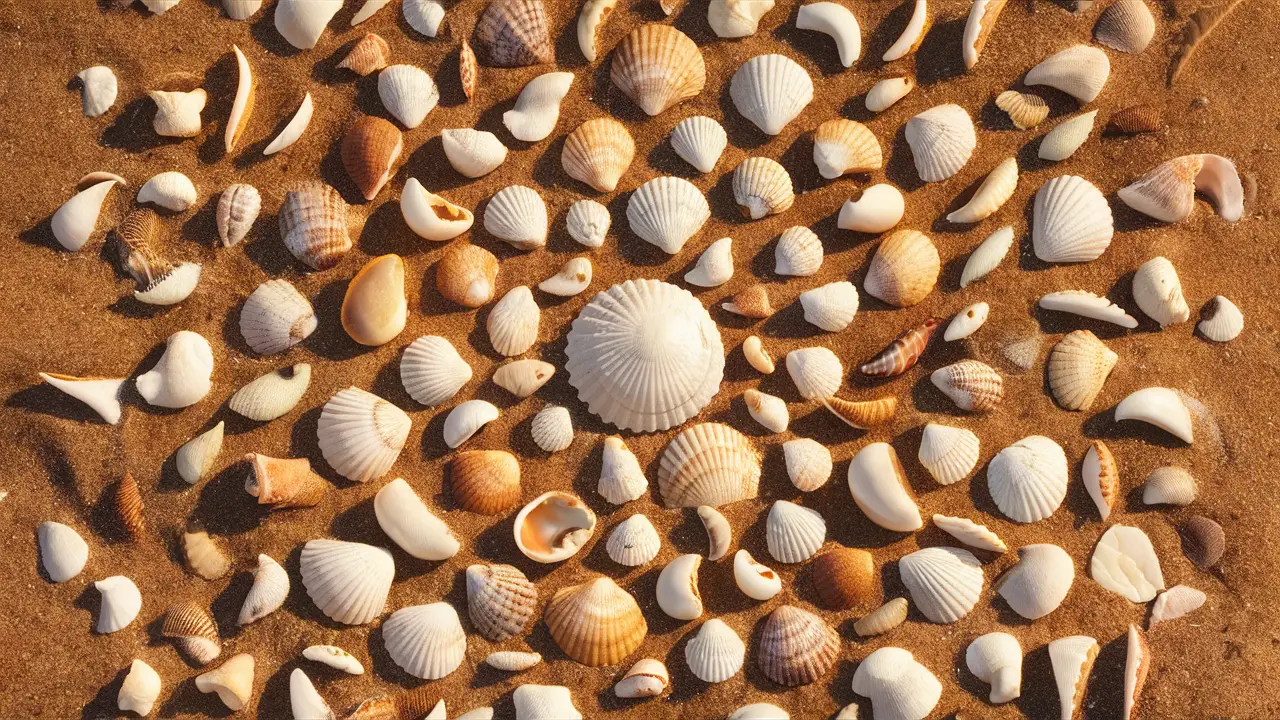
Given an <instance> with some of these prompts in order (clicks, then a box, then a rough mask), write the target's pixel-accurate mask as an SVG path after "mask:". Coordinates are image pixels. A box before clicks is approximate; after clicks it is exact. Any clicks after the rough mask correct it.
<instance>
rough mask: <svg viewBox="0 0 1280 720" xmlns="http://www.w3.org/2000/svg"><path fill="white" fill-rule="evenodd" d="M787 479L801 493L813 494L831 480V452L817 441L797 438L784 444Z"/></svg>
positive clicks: (783, 451) (783, 452) (783, 453)
mask: <svg viewBox="0 0 1280 720" xmlns="http://www.w3.org/2000/svg"><path fill="white" fill-rule="evenodd" d="M782 455H783V457H784V459H785V460H786V463H787V477H789V478H791V484H792V485H795V486H796V489H797V490H799V491H801V492H812V491H814V490H817V489H818V488H820V487H822V486H823V485H825V484H826V483H827V480H828V479H830V478H831V468H832V462H831V451H830V450H828V449H827V448H826V446H825V445H823V444H822V443H820V442H818V441H817V440H810V439H809V438H797V439H795V440H788V441H787V442H785V443H783V444H782Z"/></svg>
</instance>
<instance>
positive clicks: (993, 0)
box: [960, 0, 1008, 70]
mask: <svg viewBox="0 0 1280 720" xmlns="http://www.w3.org/2000/svg"><path fill="white" fill-rule="evenodd" d="M1007 1H1008V0H974V3H973V6H972V7H970V9H969V18H968V20H966V21H965V24H964V37H963V38H962V39H961V45H960V50H961V55H962V56H963V57H964V66H965V68H967V69H969V70H972V69H973V66H974V65H977V64H978V56H979V55H981V54H982V48H983V47H985V46H986V44H987V40H988V39H989V38H990V37H991V31H992V30H993V29H995V26H996V19H997V18H999V17H1000V11H1001V10H1004V6H1005V3H1006V2H1007Z"/></svg>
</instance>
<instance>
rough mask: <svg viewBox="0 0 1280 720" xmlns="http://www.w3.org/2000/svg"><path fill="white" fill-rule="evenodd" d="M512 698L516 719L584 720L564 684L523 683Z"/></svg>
mask: <svg viewBox="0 0 1280 720" xmlns="http://www.w3.org/2000/svg"><path fill="white" fill-rule="evenodd" d="M511 699H512V701H514V703H515V707H516V718H515V720H582V713H580V712H578V709H577V708H575V707H574V706H573V698H572V696H571V695H570V694H569V688H567V687H564V686H563V685H521V686H520V687H517V688H516V690H515V692H514V693H512V694H511ZM472 712H475V711H472Z"/></svg>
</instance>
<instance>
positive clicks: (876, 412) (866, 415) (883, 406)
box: [822, 396, 898, 430]
mask: <svg viewBox="0 0 1280 720" xmlns="http://www.w3.org/2000/svg"><path fill="white" fill-rule="evenodd" d="M822 404H823V406H824V407H826V408H827V410H830V411H831V414H832V415H835V416H836V417H838V418H840V419H841V420H843V421H844V423H845V424H846V425H848V426H849V427H852V428H855V429H858V430H868V429H870V428H873V427H877V426H880V425H884V424H885V423H887V422H889V421H890V420H892V419H893V415H894V413H896V412H897V411H898V398H896V397H893V396H888V397H882V398H877V399H875V400H865V401H862V402H854V401H850V400H843V399H841V398H838V397H829V398H824V399H823V400H822Z"/></svg>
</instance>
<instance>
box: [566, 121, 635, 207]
mask: <svg viewBox="0 0 1280 720" xmlns="http://www.w3.org/2000/svg"><path fill="white" fill-rule="evenodd" d="M635 155H636V143H635V140H633V139H632V138H631V133H630V132H629V131H628V130H627V126H626V125H623V124H622V123H620V122H618V121H617V120H614V119H613V118H607V117H602V118H594V119H592V120H588V121H586V122H584V123H582V124H581V125H579V126H578V127H577V129H575V130H574V131H573V132H571V133H569V136H568V137H567V138H565V141H564V150H562V151H561V153H560V165H561V167H563V168H564V171H565V172H566V173H568V175H569V177H571V178H573V179H574V180H581V181H582V182H584V183H586V184H588V185H590V186H591V187H592V188H595V189H596V190H598V191H600V192H613V191H614V190H615V189H617V187H618V180H619V179H621V178H622V174H623V173H625V172H626V171H627V168H628V167H630V166H631V160H632V158H634V157H635Z"/></svg>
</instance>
